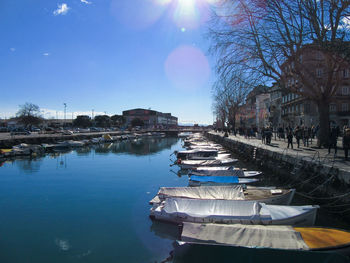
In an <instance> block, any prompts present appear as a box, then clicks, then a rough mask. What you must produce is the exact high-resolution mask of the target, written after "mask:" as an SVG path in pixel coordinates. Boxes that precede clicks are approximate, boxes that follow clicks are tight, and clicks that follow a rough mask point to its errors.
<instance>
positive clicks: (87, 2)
mask: <svg viewBox="0 0 350 263" xmlns="http://www.w3.org/2000/svg"><path fill="white" fill-rule="evenodd" d="M80 2H82V3H84V4H87V5H89V4H91V2H89V1H87V0H80Z"/></svg>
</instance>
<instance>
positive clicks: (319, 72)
mask: <svg viewBox="0 0 350 263" xmlns="http://www.w3.org/2000/svg"><path fill="white" fill-rule="evenodd" d="M322 74H323V70H322V69H321V68H318V69H316V76H317V77H318V78H321V77H322Z"/></svg>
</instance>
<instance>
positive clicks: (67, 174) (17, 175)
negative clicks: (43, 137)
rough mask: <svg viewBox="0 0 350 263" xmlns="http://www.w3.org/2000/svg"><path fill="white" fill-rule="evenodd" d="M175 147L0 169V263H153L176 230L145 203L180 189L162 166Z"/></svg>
mask: <svg viewBox="0 0 350 263" xmlns="http://www.w3.org/2000/svg"><path fill="white" fill-rule="evenodd" d="M181 148H182V146H181V141H180V140H179V139H178V138H168V137H167V138H147V139H141V140H138V141H133V142H129V141H123V142H117V143H113V144H104V145H99V146H92V147H86V148H80V149H75V150H72V151H69V152H61V153H52V154H48V155H46V156H44V157H37V158H34V159H16V160H14V161H8V162H5V163H3V164H2V166H1V167H0V262H6V263H7V262H9V263H17V262H18V263H19V262H20V263H23V262H28V263H44V262H45V263H47V262H51V263H55V262H59V263H62V262H67V263H69V262H161V261H162V260H164V259H165V258H167V257H168V256H169V252H170V251H171V250H173V245H174V244H173V243H174V242H173V241H174V239H175V238H176V236H177V235H178V230H177V227H176V226H174V225H169V224H165V223H159V222H152V220H151V219H150V218H149V217H148V215H149V209H150V206H149V204H148V201H149V200H150V199H151V198H153V196H154V195H155V194H156V193H157V191H158V188H159V187H160V186H169V187H170V186H187V184H188V178H187V176H177V175H176V173H177V171H178V168H177V167H170V163H171V161H170V155H171V153H173V151H174V150H179V149H181ZM173 158H174V157H173ZM241 165H245V164H241ZM252 168H253V169H254V167H252ZM331 222H335V221H334V220H331ZM334 224H335V223H334ZM248 253H250V252H248ZM192 262H195V261H192Z"/></svg>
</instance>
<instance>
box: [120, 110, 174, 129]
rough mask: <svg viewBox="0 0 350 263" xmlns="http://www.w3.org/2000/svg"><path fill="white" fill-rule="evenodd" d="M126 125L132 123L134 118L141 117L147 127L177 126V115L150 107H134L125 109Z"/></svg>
mask: <svg viewBox="0 0 350 263" xmlns="http://www.w3.org/2000/svg"><path fill="white" fill-rule="evenodd" d="M123 116H124V117H125V120H126V125H127V126H129V125H131V122H132V120H133V119H136V118H137V119H140V120H142V121H143V123H144V125H145V126H146V127H157V128H173V127H177V117H174V116H172V115H171V113H162V112H159V111H154V110H150V109H132V110H126V111H123Z"/></svg>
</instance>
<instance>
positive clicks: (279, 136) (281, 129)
mask: <svg viewBox="0 0 350 263" xmlns="http://www.w3.org/2000/svg"><path fill="white" fill-rule="evenodd" d="M278 138H280V139H284V132H283V128H282V127H281V126H280V127H279V128H278Z"/></svg>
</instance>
